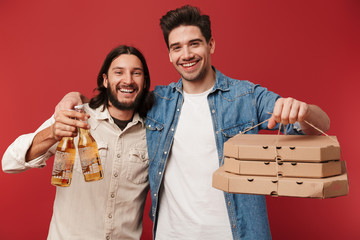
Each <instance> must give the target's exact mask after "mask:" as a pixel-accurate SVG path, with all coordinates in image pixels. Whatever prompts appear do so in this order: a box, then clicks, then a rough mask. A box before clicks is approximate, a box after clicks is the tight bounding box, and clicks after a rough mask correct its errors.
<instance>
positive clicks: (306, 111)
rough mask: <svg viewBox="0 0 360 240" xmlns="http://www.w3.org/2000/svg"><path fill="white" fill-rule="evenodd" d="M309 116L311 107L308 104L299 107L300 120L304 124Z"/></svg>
mask: <svg viewBox="0 0 360 240" xmlns="http://www.w3.org/2000/svg"><path fill="white" fill-rule="evenodd" d="M308 115H309V105H308V104H307V103H304V102H302V103H301V104H300V107H299V113H298V120H297V121H299V122H302V121H304V120H305V118H306V117H307V116H308Z"/></svg>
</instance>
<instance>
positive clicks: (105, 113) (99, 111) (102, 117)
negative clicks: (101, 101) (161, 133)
mask: <svg viewBox="0 0 360 240" xmlns="http://www.w3.org/2000/svg"><path fill="white" fill-rule="evenodd" d="M103 109H104V110H103ZM94 111H95V117H94V119H95V124H92V125H91V128H93V129H95V128H96V127H97V126H98V125H99V124H100V123H101V122H102V121H106V120H107V121H109V122H111V123H114V120H113V118H112V117H111V115H110V113H109V110H108V109H107V107H105V108H104V105H101V106H100V107H98V108H96V109H95V110H94ZM139 122H140V123H141V125H142V127H144V124H145V123H144V119H142V118H141V117H140V115H139V113H135V114H134V117H133V119H132V121H131V122H130V123H129V124H131V126H133V125H136V124H138V123H139Z"/></svg>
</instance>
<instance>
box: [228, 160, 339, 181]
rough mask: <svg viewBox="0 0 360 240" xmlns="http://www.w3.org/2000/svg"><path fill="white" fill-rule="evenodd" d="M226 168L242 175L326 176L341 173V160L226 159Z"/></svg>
mask: <svg viewBox="0 0 360 240" xmlns="http://www.w3.org/2000/svg"><path fill="white" fill-rule="evenodd" d="M223 166H224V170H225V171H227V172H230V173H235V174H240V175H260V176H261V175H262V176H276V175H280V176H283V177H306V178H324V177H330V176H336V175H340V174H341V161H339V160H336V161H328V162H319V163H303V162H278V163H276V162H271V161H246V160H238V159H235V158H228V157H226V158H225V159H224V165H223Z"/></svg>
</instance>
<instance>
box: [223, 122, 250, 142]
mask: <svg viewBox="0 0 360 240" xmlns="http://www.w3.org/2000/svg"><path fill="white" fill-rule="evenodd" d="M253 126H254V121H249V122H246V123H242V124H236V125H234V126H231V127H228V128H225V129H222V130H221V132H222V134H223V137H224V142H225V141H227V140H228V139H229V138H232V137H234V136H235V135H237V134H239V133H241V132H244V131H246V130H248V129H250V128H251V127H253ZM252 131H253V130H249V132H252Z"/></svg>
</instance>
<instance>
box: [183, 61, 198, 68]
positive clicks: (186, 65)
mask: <svg viewBox="0 0 360 240" xmlns="http://www.w3.org/2000/svg"><path fill="white" fill-rule="evenodd" d="M196 63H197V62H191V63H183V64H181V65H182V66H183V67H192V66H194V65H195V64H196Z"/></svg>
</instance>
